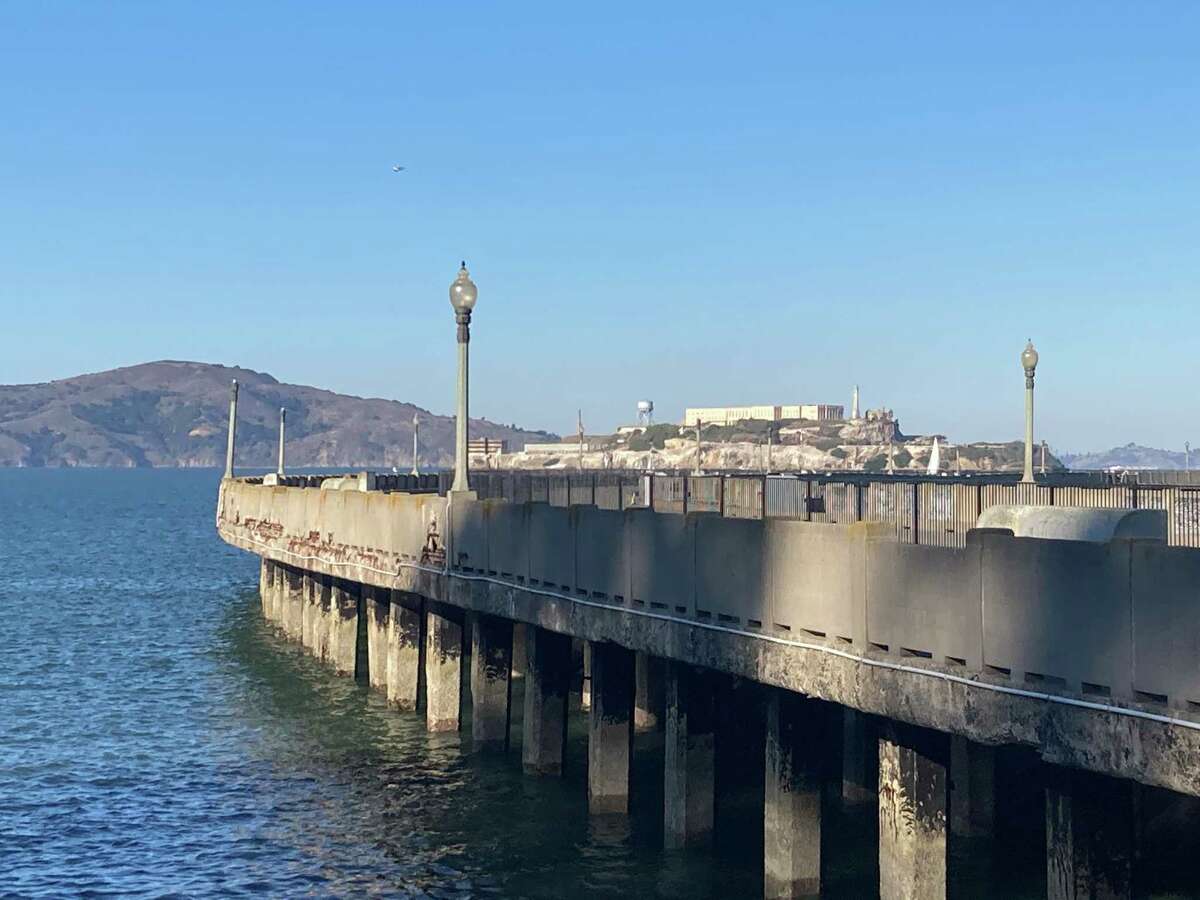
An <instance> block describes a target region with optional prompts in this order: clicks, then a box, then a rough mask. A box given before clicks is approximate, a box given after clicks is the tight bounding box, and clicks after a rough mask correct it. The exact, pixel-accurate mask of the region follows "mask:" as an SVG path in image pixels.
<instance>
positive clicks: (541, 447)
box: [525, 434, 610, 455]
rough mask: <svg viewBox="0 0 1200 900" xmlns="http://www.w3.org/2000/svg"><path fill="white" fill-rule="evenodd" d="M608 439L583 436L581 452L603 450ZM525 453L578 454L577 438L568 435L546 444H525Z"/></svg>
mask: <svg viewBox="0 0 1200 900" xmlns="http://www.w3.org/2000/svg"><path fill="white" fill-rule="evenodd" d="M609 440H610V438H609V437H608V436H607V435H586V434H585V435H584V436H583V452H584V453H591V452H592V451H596V450H603V449H604V448H605V447H606V446H607V445H608V442H609ZM525 452H526V453H532V454H535V455H547V454H561V453H578V452H579V436H578V435H574V434H572V435H568V436H567V437H564V438H563V439H562V440H561V441H551V442H548V443H538V444H526V445H525Z"/></svg>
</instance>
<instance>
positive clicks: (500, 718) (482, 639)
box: [471, 615, 513, 750]
mask: <svg viewBox="0 0 1200 900" xmlns="http://www.w3.org/2000/svg"><path fill="white" fill-rule="evenodd" d="M512 647H513V626H512V622H511V621H510V620H508V619H501V618H498V617H496V616H486V615H477V616H474V617H473V620H472V627H471V741H472V743H473V744H474V746H475V749H476V750H507V749H508V723H509V705H510V701H511V699H512Z"/></svg>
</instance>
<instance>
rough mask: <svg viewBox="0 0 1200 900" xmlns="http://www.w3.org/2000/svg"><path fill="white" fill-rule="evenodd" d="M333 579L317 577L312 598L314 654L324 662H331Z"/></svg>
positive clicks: (323, 576)
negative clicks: (331, 586) (331, 587)
mask: <svg viewBox="0 0 1200 900" xmlns="http://www.w3.org/2000/svg"><path fill="white" fill-rule="evenodd" d="M332 583H333V579H332V578H330V577H329V576H328V575H317V576H315V577H314V579H313V584H312V591H313V594H312V597H311V598H310V599H311V600H312V603H313V607H314V610H315V612H314V624H313V641H314V645H313V653H314V654H315V655H316V657H317V658H318V659H320V660H322V661H325V662H328V661H329V660H330V655H329V648H330V641H331V640H332V638H331V633H332V631H333V627H332V626H333V602H332V598H331V596H330V594H331V590H330V585H331V584H332Z"/></svg>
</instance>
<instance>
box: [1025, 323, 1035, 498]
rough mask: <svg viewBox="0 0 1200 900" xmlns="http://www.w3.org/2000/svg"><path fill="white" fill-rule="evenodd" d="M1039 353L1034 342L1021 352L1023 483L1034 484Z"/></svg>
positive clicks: (1027, 342) (1028, 343)
mask: <svg viewBox="0 0 1200 900" xmlns="http://www.w3.org/2000/svg"><path fill="white" fill-rule="evenodd" d="M1037 364H1038V352H1037V351H1036V350H1034V349H1033V341H1032V340H1029V341H1026V343H1025V349H1024V350H1022V351H1021V368H1023V369H1024V370H1025V471H1024V473H1023V474H1022V475H1021V481H1022V482H1023V483H1026V484H1032V483H1033V373H1034V371H1035V370H1036V369H1037Z"/></svg>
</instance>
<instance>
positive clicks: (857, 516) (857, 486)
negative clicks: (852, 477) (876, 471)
mask: <svg viewBox="0 0 1200 900" xmlns="http://www.w3.org/2000/svg"><path fill="white" fill-rule="evenodd" d="M862 493H863V492H862V482H861V481H856V482H855V483H854V521H855V522H861V521H862Z"/></svg>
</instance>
